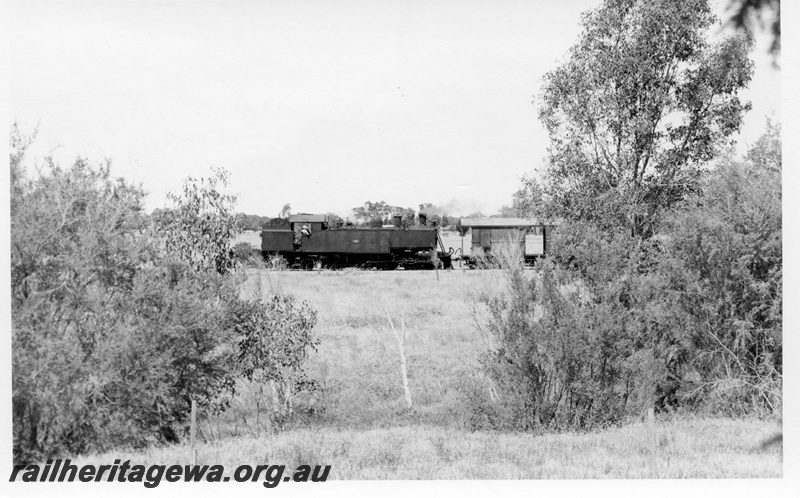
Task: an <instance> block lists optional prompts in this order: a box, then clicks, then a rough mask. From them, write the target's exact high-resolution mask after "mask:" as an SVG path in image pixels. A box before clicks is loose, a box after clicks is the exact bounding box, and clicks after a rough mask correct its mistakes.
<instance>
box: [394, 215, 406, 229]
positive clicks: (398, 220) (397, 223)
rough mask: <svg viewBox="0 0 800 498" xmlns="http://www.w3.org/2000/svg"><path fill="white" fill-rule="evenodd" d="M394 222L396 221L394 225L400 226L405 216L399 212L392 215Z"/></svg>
mask: <svg viewBox="0 0 800 498" xmlns="http://www.w3.org/2000/svg"><path fill="white" fill-rule="evenodd" d="M392 222H393V223H394V226H396V227H397V228H400V225H401V224H402V222H403V217H402V216H401V215H399V214H396V215H394V216H392Z"/></svg>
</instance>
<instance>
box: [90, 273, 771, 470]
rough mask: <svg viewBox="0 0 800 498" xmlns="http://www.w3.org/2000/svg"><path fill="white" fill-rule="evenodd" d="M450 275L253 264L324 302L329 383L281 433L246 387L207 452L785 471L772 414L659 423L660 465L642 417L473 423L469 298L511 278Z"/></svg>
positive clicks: (259, 457) (485, 390)
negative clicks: (583, 430)
mask: <svg viewBox="0 0 800 498" xmlns="http://www.w3.org/2000/svg"><path fill="white" fill-rule="evenodd" d="M439 273H440V280H439V281H437V279H436V276H435V274H434V272H433V271H391V272H377V271H356V270H345V271H338V272H330V271H324V272H320V271H312V272H287V271H283V272H279V271H263V270H251V271H250V274H249V276H250V278H249V281H248V285H247V288H246V289H244V291H243V292H247V293H250V294H255V295H262V296H266V295H268V294H269V293H271V292H289V293H292V294H294V295H295V296H296V297H297V298H299V299H302V300H306V301H308V302H309V303H310V304H311V306H312V307H314V309H316V310H317V311H318V313H319V320H318V325H317V329H316V330H317V334H318V337H319V338H320V339H321V345H320V348H319V350H318V352H317V353H315V354H313V355H312V356H311V357H310V361H309V373H310V376H311V377H312V378H315V379H317V380H318V381H319V382H320V384H321V386H322V392H321V393H320V394H319V396H316V397H314V399H301V400H298V410H299V411H300V412H301V416H300V417H299V419H298V422H297V424H296V425H295V426H293V427H291V428H289V429H288V430H285V431H283V432H279V433H277V434H276V433H274V432H273V431H272V430H271V429H270V427H269V424H268V423H267V422H266V417H264V414H263V413H261V412H260V410H261V408H260V407H259V411H257V410H256V403H257V402H259V403H260V402H261V401H263V400H264V397H263V396H261V395H260V394H259V393H258V389H257V386H252V385H250V386H248V385H241V386H240V388H241V391H240V394H239V395H238V397H237V398H236V399H235V400H234V403H233V406H232V407H231V408H230V409H229V410H228V411H227V412H225V413H224V414H223V415H221V416H219V417H215V416H210V415H207V414H202V415H203V416H202V417H201V425H200V427H201V430H202V433H201V439H202V440H203V443H202V444H201V447H200V458H201V461H202V462H205V463H210V462H213V463H221V464H224V465H226V467H228V466H235V465H237V464H242V463H248V464H258V463H282V464H286V465H290V466H291V465H297V464H299V463H309V464H311V463H320V464H323V463H324V464H331V465H332V466H333V467H332V471H331V478H336V479H518V478H519V479H537V478H559V479H566V478H604V477H610V478H650V477H663V478H698V477H779V476H781V475H782V465H781V455H780V448H771V449H769V450H760V449H759V445H760V443H761V442H762V441H763V440H765V439H767V438H768V437H769V436H771V435H772V434H774V433H775V431H776V430H777V424H776V423H774V422H765V421H758V420H728V419H675V420H662V421H659V422H657V424H656V427H657V428H656V431H657V433H656V436H655V441H656V447H655V448H656V450H655V451H656V454H655V465H654V466H652V465H651V464H650V463H649V462H650V453H649V451H650V450H649V446H648V441H650V439H649V438H648V435H647V433H646V428H645V426H644V425H642V424H641V423H638V422H635V423H632V424H630V425H627V426H624V427H621V428H615V429H610V430H607V431H605V432H597V433H591V434H556V435H543V436H542V435H540V436H535V435H531V434H508V433H494V432H480V431H471V430H470V427H471V425H470V417H471V413H470V412H471V410H470V400H471V399H473V398H470V396H473V397H474V396H482V397H483V399H488V398H489V389H490V386H489V385H488V381H487V380H486V379H485V378H484V377H483V376H482V375H481V374H480V369H479V368H478V363H477V355H478V353H479V352H480V351H482V350H483V348H484V343H483V341H484V338H483V337H482V335H481V334H480V333H478V332H477V331H476V329H475V327H473V325H472V323H471V320H472V312H471V309H470V303H471V302H474V298H475V295H476V294H477V293H479V292H481V291H484V290H486V289H490V288H492V287H494V286H497V285H500V283H501V282H502V279H503V276H502V274H500V273H499V272H497V271H474V270H472V271H470V270H450V271H440V272H439ZM387 312H388V313H390V314H391V315H392V317H393V318H394V319H397V318H399V317H400V316H401V315H402V316H404V317H405V321H406V324H407V334H406V342H405V349H406V355H407V360H408V375H409V378H408V380H409V388H410V391H411V396H412V399H413V402H414V407H413V409H411V410H409V409H408V408H406V402H405V398H404V391H403V385H402V381H401V375H400V368H399V356H398V349H397V348H398V346H397V341H396V338H395V336H394V335H393V333H392V331H391V329H390V328H389V324H388V320H387V318H386V313H387ZM398 322H399V320H396V321H395V323H398ZM259 406H260V405H259ZM312 408H313V413H311V409H312ZM305 409H307V411H306V412H303V410H305ZM188 455H189V450H188V448H187V447H186V446H185V445H184V446H172V447H166V448H161V449H151V450H148V451H144V452H131V453H128V454H125V453H124V452H120V451H114V452H113V458H126V459H127V458H130V459H131V460H135V461H136V462H137V463H159V464H169V463H173V462H174V463H187V462H188ZM110 457H111V454H109V455H95V456H91V457H87V458H86V459H85V460H86V461H97V462H100V461H106V460H108V458H110ZM113 458H112V459H113Z"/></svg>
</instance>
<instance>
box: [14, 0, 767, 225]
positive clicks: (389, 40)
mask: <svg viewBox="0 0 800 498" xmlns="http://www.w3.org/2000/svg"><path fill="white" fill-rule="evenodd" d="M599 4H600V1H599V0H572V1H568V0H565V1H560V2H553V1H549V2H532V1H501V2H488V1H480V2H477V1H461V2H453V1H435V2H430V1H424V2H417V1H403V2H375V1H366V0H365V1H349V2H347V1H338V2H327V1H299V2H255V1H252V2H250V1H244V2H224V3H223V2H198V1H194V2H188V1H169V2H167V1H117V2H105V1H103V2H101V1H80V2H78V1H57V2H55V1H50V2H47V1H27V2H14V3H12V4H9V9H8V12H9V14H10V16H9V17H8V19H10V21H8V20H7V21H6V23H7V25H8V27H9V30H10V37H9V39H10V43H9V57H8V61H9V64H8V67H7V69H8V70H7V71H5V74H6V75H7V76H8V93H9V96H10V99H9V101H10V105H9V115H10V120H9V125H10V123H11V122H12V121H16V122H18V123H19V126H20V128H21V130H22V131H23V132H31V131H32V130H33V129H35V128H37V127H38V135H37V140H36V143H35V145H34V147H33V148H32V149H31V154H30V155H29V164H30V165H32V164H34V163H35V162H36V161H39V162H40V161H41V158H42V157H43V156H44V155H46V154H50V153H52V154H53V156H54V157H55V158H56V160H58V161H60V162H61V163H63V164H69V163H71V161H72V160H74V159H75V157H77V156H82V157H87V158H89V159H90V160H91V161H96V162H100V161H102V160H104V159H105V158H110V159H111V160H112V161H113V169H112V171H113V173H114V174H115V175H117V176H123V177H125V178H126V179H128V180H131V181H134V182H137V183H141V184H142V185H143V187H144V189H145V190H146V191H147V192H148V193H149V196H148V201H147V208H148V210H149V209H153V208H156V207H164V206H167V205H168V203H167V200H166V196H165V194H166V193H167V192H170V191H173V192H177V191H178V190H179V189H180V186H181V182H182V180H183V179H184V178H186V177H188V176H194V177H202V176H209V175H210V174H211V168H212V167H222V168H225V169H227V170H228V171H229V172H230V174H231V183H230V185H229V191H230V192H233V193H237V194H238V196H239V201H238V206H237V211H241V212H246V213H249V214H258V215H270V216H275V215H277V213H278V212H279V211H280V209H281V207H282V206H283V205H284V204H285V203H290V204H291V206H292V208H293V211H294V212H307V213H324V212H335V213H338V214H340V215H342V216H347V215H348V214H350V213H349V210H350V209H351V208H353V207H355V206H359V205H362V204H363V203H364V202H365V201H381V200H382V201H386V202H388V203H389V204H393V205H400V206H403V207H412V208H415V209H416V208H418V205H419V204H420V203H424V202H432V203H434V204H437V205H447V206H449V207H450V209H451V212H455V213H456V214H462V215H466V214H468V213H471V212H473V211H478V210H480V211H482V212H484V213H485V214H487V215H488V214H492V213H494V212H496V211H497V210H498V208H500V206H502V205H503V204H510V203H511V196H512V194H513V192H514V191H515V190H517V188H518V187H519V185H520V178H521V176H522V175H523V174H526V173H530V172H533V171H534V170H535V169H536V168H541V167H543V164H544V159H545V157H546V154H547V145H548V139H547V134H546V132H545V130H544V128H543V126H542V125H541V123H540V122H539V120H538V117H537V112H538V111H537V107H536V105H535V95H536V94H537V93H538V92H539V88H540V86H541V81H542V77H543V76H544V74H545V73H546V72H548V71H550V70H552V69H554V68H555V67H556V64H557V62H558V61H559V60H560V59H562V58H563V57H564V55H565V53H566V52H567V50H568V48H569V47H570V46H571V45H572V44H573V43H574V42H575V41H576V40H577V38H578V35H579V32H580V30H579V20H580V14H581V12H584V11H586V10H588V9H590V8H593V7H595V6H597V5H599ZM717 11H718V12H722V11H723V9H722V7H720V6H718V7H717ZM720 31H721V28H720V27H716V28H714V30H713V31H712V34H714V35H715V36H716V35H717V34H718V33H719V32H720ZM767 44H768V40H761V42H760V44H759V45H758V46H757V47H756V49H755V50H754V53H753V59H754V61H755V62H756V71H755V76H754V79H753V81H752V83H751V85H750V89H749V90H747V91H746V92H745V94H744V97H745V98H748V99H749V100H751V101H752V103H753V110H752V111H751V112H750V113H749V115H748V116H747V117H746V119H745V126H744V128H743V130H742V133H741V135H739V136H738V137H736V139H737V141H738V142H739V143H740V144H741V146H742V147H746V145H747V144H750V143H753V142H754V141H755V140H756V139H757V138H758V136H759V135H760V134H761V133H762V131H763V129H764V123H765V118H766V117H767V116H770V115H772V116H773V119H774V120H780V107H781V106H780V102H781V93H780V69H776V68H775V67H774V66H773V64H772V62H773V61H772V58H771V57H770V56H769V55H767V54H766V47H767Z"/></svg>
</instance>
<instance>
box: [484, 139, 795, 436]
mask: <svg viewBox="0 0 800 498" xmlns="http://www.w3.org/2000/svg"><path fill="white" fill-rule="evenodd" d="M781 170H782V165H781V140H780V127H779V126H774V125H772V124H771V123H768V124H767V131H766V133H765V134H764V135H763V136H762V137H761V138H760V139H759V140H758V142H757V143H756V144H755V145H754V146H753V147H752V148H751V149H750V151H748V153H747V154H746V156H745V157H743V158H741V157H737V156H736V155H735V153H734V152H733V150H732V149H731V150H728V151H726V152H725V153H724V154H723V155H722V157H721V158H718V160H717V161H716V168H715V169H714V170H712V171H711V172H710V173H709V174H708V175H707V176H706V177H705V178H703V180H702V182H701V183H700V185H699V188H698V189H697V192H696V193H695V194H693V195H691V196H688V197H687V198H686V199H685V200H683V201H682V202H681V203H679V204H676V205H675V206H673V208H672V209H671V210H670V211H669V212H667V213H665V214H664V218H665V219H664V222H663V223H662V225H661V231H660V232H659V233H657V234H656V235H654V236H653V237H651V238H649V239H643V238H641V237H636V236H633V235H632V234H631V233H630V232H628V231H626V230H622V229H620V228H616V229H613V228H612V229H609V228H608V227H605V226H598V225H597V224H596V223H593V222H591V221H569V220H565V221H564V222H562V223H561V224H560V225H559V226H558V229H557V230H556V232H555V233H554V235H553V239H552V241H551V244H550V247H551V251H550V253H549V255H548V256H549V257H548V258H547V260H545V261H542V262H540V263H539V264H538V267H537V269H536V271H533V272H524V271H522V270H521V268H520V267H519V265H517V266H515V265H513V264H506V263H504V264H503V268H504V269H503V272H504V274H505V275H506V277H507V279H506V285H505V286H504V287H503V290H502V291H501V292H500V293H497V292H488V293H487V294H485V295H484V297H483V302H484V304H485V305H486V307H487V310H488V312H489V316H490V318H489V319H488V320H485V321H484V322H483V323H482V325H481V326H482V327H483V330H484V331H486V332H487V334H488V335H489V336H490V337H491V338H492V341H490V344H493V347H492V348H490V349H489V350H488V351H487V353H486V355H485V356H484V357H483V365H484V368H485V371H486V373H487V374H488V375H489V376H490V378H491V379H492V380H493V381H494V383H495V385H496V386H497V389H498V394H499V398H500V399H501V400H502V403H501V404H503V405H505V408H506V409H505V410H497V411H498V413H499V414H505V418H503V417H499V416H497V414H496V416H495V417H494V420H499V422H497V423H498V424H499V425H502V426H512V427H516V428H525V429H531V428H539V427H545V428H546V427H581V428H586V427H594V426H597V425H602V424H604V423H609V422H614V421H617V420H621V419H624V418H625V417H626V416H631V415H635V414H638V413H641V412H642V410H643V409H644V408H645V407H649V406H655V407H656V409H667V408H676V407H681V408H686V409H708V410H714V411H722V412H724V413H726V414H743V413H755V414H758V415H774V414H779V413H780V410H781V407H782V372H783V361H782V317H783V313H782V284H783V269H782V268H783V264H782V244H781V243H782V235H781V234H782V228H781V225H782V215H781ZM483 409H485V408H483Z"/></svg>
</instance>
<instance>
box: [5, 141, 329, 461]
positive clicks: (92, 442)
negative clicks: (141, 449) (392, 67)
mask: <svg viewBox="0 0 800 498" xmlns="http://www.w3.org/2000/svg"><path fill="white" fill-rule="evenodd" d="M29 143H30V141H29V140H27V139H25V138H24V137H22V136H21V135H20V134H19V133H18V132H17V131H16V130H14V131H12V155H11V178H12V184H11V244H12V254H11V287H12V289H11V290H12V362H13V365H12V388H13V398H12V417H13V424H14V426H13V437H14V461H15V462H16V463H27V462H33V461H41V460H44V459H46V458H51V457H53V456H57V455H74V454H79V453H84V452H87V451H101V450H104V449H108V448H111V447H114V446H119V445H130V446H143V445H147V444H151V443H156V442H173V441H178V440H179V439H180V438H181V437H182V436H183V434H185V431H186V421H187V419H188V415H189V411H190V406H191V401H192V400H196V401H197V402H198V404H199V405H200V407H201V408H207V410H212V411H213V410H222V409H224V408H225V407H226V406H227V405H228V402H229V397H230V395H232V394H233V390H234V386H235V380H236V378H237V376H239V375H242V373H243V372H244V374H245V375H247V376H248V377H254V376H255V373H254V372H257V373H258V375H259V376H260V378H264V379H267V380H274V381H276V382H278V383H279V384H280V385H281V386H283V387H284V392H285V393H288V394H287V395H285V396H284V399H287V400H288V406H289V412H291V394H292V393H294V392H295V391H297V390H299V389H303V388H304V386H308V385H311V384H312V383H311V382H310V381H309V380H308V379H307V378H306V377H305V376H304V374H303V373H302V363H303V361H304V359H305V355H306V349H305V348H306V346H308V345H311V346H312V347H313V345H315V344H316V343H315V342H314V341H313V340H312V339H311V336H310V333H311V328H312V327H313V324H314V320H315V315H314V313H313V311H311V310H309V309H308V308H307V307H306V306H305V305H296V304H294V302H293V301H292V300H291V298H288V297H282V298H276V300H274V301H272V302H271V303H270V304H268V305H261V304H259V303H250V302H248V301H244V300H242V299H241V298H240V291H241V286H242V278H243V277H242V276H241V275H237V274H236V273H234V272H232V270H233V269H234V268H235V261H234V260H233V259H232V255H233V251H231V250H230V240H231V236H232V234H233V233H235V231H236V224H237V221H236V217H235V216H233V215H232V214H231V213H232V212H233V211H232V209H231V208H232V205H231V203H232V198H230V197H227V196H224V195H222V194H220V193H219V192H217V190H216V188H215V185H216V183H215V182H214V181H210V182H204V181H201V182H200V184H199V185H197V184H196V183H195V182H193V181H189V182H188V183H187V184H186V185H185V188H184V194H185V196H184V197H176V196H173V199H174V200H175V201H176V203H177V204H178V208H177V209H176V210H173V211H170V212H166V213H160V214H157V215H156V216H155V219H156V224H155V226H153V224H152V223H151V220H149V219H148V217H146V216H144V214H143V213H142V204H143V200H144V193H143V192H142V190H141V189H140V188H138V187H133V186H131V185H128V184H127V183H125V181H124V180H122V179H112V178H111V175H110V165H109V164H103V165H100V166H98V167H93V166H90V165H89V163H88V162H87V161H85V160H82V159H79V160H77V161H76V162H75V163H74V164H73V165H72V166H71V167H69V168H62V167H60V166H59V165H57V164H55V163H54V162H53V161H52V160H49V159H48V160H47V161H46V164H45V168H44V169H43V171H42V172H41V173H40V174H39V175H38V176H36V177H34V178H28V177H27V175H26V172H25V169H24V167H23V163H22V160H23V157H24V152H25V148H26V147H27V145H28V144H29ZM219 181H222V179H220V180H219ZM182 230H186V231H187V232H188V233H183V232H182ZM248 310H250V311H249V312H248ZM242 320H249V321H247V323H245V324H243V322H242ZM259 338H260V339H263V340H262V342H260V343H258V345H257V347H256V346H255V345H251V344H250V343H249V342H248V341H251V342H252V341H255V340H257V339H259ZM240 346H242V348H240ZM256 353H257V354H256ZM251 354H252V355H255V356H250V355H251ZM259 355H260V356H259ZM240 361H241V364H240ZM286 386H289V387H286ZM289 414H290V413H289Z"/></svg>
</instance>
